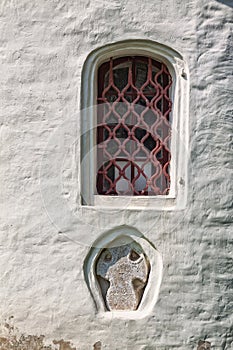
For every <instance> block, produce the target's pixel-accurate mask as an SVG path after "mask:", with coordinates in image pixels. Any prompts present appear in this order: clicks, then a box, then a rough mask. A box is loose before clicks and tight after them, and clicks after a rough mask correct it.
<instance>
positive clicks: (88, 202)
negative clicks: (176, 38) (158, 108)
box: [79, 40, 189, 210]
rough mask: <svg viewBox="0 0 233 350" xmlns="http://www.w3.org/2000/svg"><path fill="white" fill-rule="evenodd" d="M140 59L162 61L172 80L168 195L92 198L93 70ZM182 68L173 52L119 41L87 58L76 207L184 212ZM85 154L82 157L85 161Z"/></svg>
mask: <svg viewBox="0 0 233 350" xmlns="http://www.w3.org/2000/svg"><path fill="white" fill-rule="evenodd" d="M133 55H135V56H144V57H151V58H152V59H155V60H158V61H160V62H164V63H165V64H166V66H167V67H168V69H169V72H170V74H171V76H172V81H173V83H172V87H171V100H172V113H171V115H170V118H171V123H172V138H171V150H170V151H171V174H170V176H171V187H170V191H169V194H168V195H157V196H111V195H109V196H108V195H98V194H96V173H97V170H96V152H95V151H94V150H95V149H96V134H95V130H96V128H95V127H96V123H97V122H96V119H97V118H96V101H97V88H98V81H97V80H98V78H97V77H98V68H99V67H100V66H101V64H102V63H104V62H106V61H108V60H109V59H110V57H113V58H116V57H124V56H133ZM188 87H189V80H188V68H187V64H186V63H185V61H184V59H183V58H182V56H181V55H180V54H179V53H178V52H177V51H175V50H173V49H171V48H170V47H168V46H165V45H163V44H160V43H158V42H154V41H149V40H125V41H121V42H116V43H114V44H109V45H106V46H104V47H100V48H98V49H96V50H94V51H93V52H91V53H90V54H89V56H88V57H87V59H86V61H85V63H84V66H83V71H82V84H81V135H82V137H81V158H80V159H81V161H80V164H79V165H80V169H81V174H80V175H81V189H80V190H81V191H80V193H81V203H80V204H81V205H84V206H95V207H101V208H121V207H122V205H124V206H125V208H127V209H151V208H153V209H158V210H160V209H162V210H171V209H175V208H181V209H182V208H184V207H185V205H186V200H187V167H188V98H189V93H188V92H189V91H188V89H189V88H188ZM87 155H88V156H87Z"/></svg>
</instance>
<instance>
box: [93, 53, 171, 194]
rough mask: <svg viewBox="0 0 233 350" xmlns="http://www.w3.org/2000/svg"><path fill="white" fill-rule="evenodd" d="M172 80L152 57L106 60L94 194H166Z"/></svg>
mask: <svg viewBox="0 0 233 350" xmlns="http://www.w3.org/2000/svg"><path fill="white" fill-rule="evenodd" d="M171 85H172V77H171V75H170V73H169V70H168V68H167V66H166V65H165V64H164V63H162V62H159V61H157V60H154V59H152V58H151V57H143V56H125V57H120V58H116V59H114V58H110V59H109V60H107V61H106V62H104V63H103V64H102V65H101V66H100V67H99V69H98V96H97V103H98V105H99V106H98V109H97V111H98V112H97V125H98V128H97V164H98V169H97V184H96V186H97V193H98V194H103V195H137V196H138V195H144V196H145V195H146V196H148V195H149V196H150V195H152V196H154V195H167V194H168V193H169V189H170V174H169V167H170V160H171V152H170V137H171V123H170V113H171V110H172V100H171V97H170V88H171Z"/></svg>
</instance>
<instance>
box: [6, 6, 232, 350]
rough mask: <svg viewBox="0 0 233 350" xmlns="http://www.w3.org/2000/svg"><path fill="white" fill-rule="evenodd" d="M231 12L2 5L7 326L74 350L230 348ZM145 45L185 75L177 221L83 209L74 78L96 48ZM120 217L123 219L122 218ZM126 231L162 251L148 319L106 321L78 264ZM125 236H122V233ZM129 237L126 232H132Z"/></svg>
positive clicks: (166, 215)
mask: <svg viewBox="0 0 233 350" xmlns="http://www.w3.org/2000/svg"><path fill="white" fill-rule="evenodd" d="M232 7H233V3H232V1H230V0H219V1H217V0H209V1H204V0H202V1H201V0H193V1H190V0H188V1H182V0H166V1H162V0H159V1H152V0H148V1H139V0H128V1H126V0H112V1H105V0H90V1H88V0H79V1H75V0H66V1H64V0H51V1H49V0H47V1H45V0H40V1H35V0H30V1H29V0H20V1H16V0H8V1H7V0H1V2H0V14H1V19H0V25H1V38H0V40H1V50H0V57H1V75H0V83H1V84H0V85H1V129H0V132H1V141H0V142H1V144H0V154H1V164H0V186H1V236H0V239H1V243H0V247H1V263H0V276H1V285H0V300H1V302H0V310H1V318H2V322H3V323H4V321H5V320H6V319H8V318H9V317H10V316H14V324H15V326H16V327H18V329H19V330H20V332H21V333H25V334H37V335H40V334H44V335H45V337H46V340H47V341H51V340H52V339H66V340H69V341H72V343H73V344H74V346H75V347H77V348H78V349H83V350H86V349H91V347H92V345H93V344H94V343H95V342H96V341H98V340H99V341H101V342H102V345H103V348H104V349H113V350H118V349H119V350H120V349H137V350H152V349H156V350H165V349H166V350H171V349H190V350H191V349H196V348H197V344H198V342H199V340H205V339H206V340H208V341H209V342H211V346H212V348H213V349H219V350H220V349H224V350H230V349H231V348H232V346H233V345H232V342H233V326H232V292H233V291H232V228H231V227H230V224H231V217H232V216H231V215H232V211H231V209H232V208H231V200H232V190H233V189H232V184H233V181H232V171H231V161H232V153H231V149H230V141H231V133H232V124H231V123H232V120H231V118H232V110H231V89H232V75H231V74H232V35H231V32H230V29H231V27H232V16H233V11H232ZM130 38H134V39H150V40H153V41H156V42H159V43H162V44H165V45H167V46H170V47H172V48H173V49H174V50H177V51H178V52H180V53H181V55H182V56H183V57H184V59H185V61H186V62H187V64H188V67H189V72H190V101H189V121H190V122H189V134H190V137H189V149H188V156H189V166H188V184H187V187H188V200H187V204H186V208H185V209H184V210H180V211H163V210H146V211H143V210H127V209H125V208H120V209H118V210H113V211H109V210H106V209H103V210H101V209H96V208H95V207H89V208H88V207H85V208H79V207H78V204H77V203H78V202H79V201H78V198H79V188H80V186H79V184H80V178H79V174H80V173H79V171H80V169H78V166H77V164H79V152H80V149H79V125H80V118H79V117H80V114H79V109H80V87H81V71H82V67H83V64H84V61H85V59H86V57H87V55H88V54H89V53H90V52H91V51H92V50H94V49H95V48H98V47H101V46H103V45H106V44H109V43H113V42H116V41H120V40H124V39H130ZM124 209H125V210H124ZM121 225H128V226H129V227H133V228H134V229H137V230H138V231H139V232H141V233H142V234H143V235H144V236H145V237H146V238H147V239H148V240H149V241H150V242H152V244H154V246H155V247H156V249H157V250H158V251H159V252H160V254H161V256H162V260H163V278H162V283H161V287H160V292H159V297H158V300H157V303H156V304H155V305H154V307H153V310H152V311H151V312H150V314H149V315H146V317H145V318H140V319H135V320H134V319H132V318H130V319H127V318H124V319H122V318H120V317H119V318H118V317H117V316H116V315H113V316H112V317H110V318H105V317H101V315H99V314H98V312H97V311H96V307H95V304H94V302H93V299H92V296H91V294H90V292H89V290H88V287H87V284H86V281H85V277H84V270H83V264H84V261H85V258H86V256H87V254H88V252H89V250H90V247H91V246H92V244H93V242H94V241H96V240H97V239H98V238H99V237H100V236H101V235H103V234H104V233H105V232H106V231H108V230H110V229H112V228H114V227H119V226H121ZM126 230H127V229H126ZM126 233H127V232H126Z"/></svg>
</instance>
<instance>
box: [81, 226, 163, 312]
mask: <svg viewBox="0 0 233 350" xmlns="http://www.w3.org/2000/svg"><path fill="white" fill-rule="evenodd" d="M84 275H85V280H86V283H87V286H88V289H89V291H90V294H91V297H92V298H93V301H94V303H95V305H96V310H97V312H99V313H101V314H104V316H106V317H108V316H110V317H112V316H116V317H122V318H141V317H145V316H146V315H148V314H149V313H150V312H151V310H152V309H153V307H154V305H155V303H156V301H157V299H158V294H159V288H160V284H161V279H162V258H161V255H160V253H159V251H158V250H157V249H156V248H155V246H154V245H153V244H152V243H151V242H149V241H148V240H147V239H146V238H145V237H144V236H143V235H142V234H141V233H140V232H139V231H137V230H136V229H134V228H132V227H128V226H121V227H118V228H115V229H114V230H110V231H107V232H105V233H104V234H103V235H102V236H101V237H100V238H99V239H97V240H96V241H95V242H94V243H93V244H92V247H91V249H90V251H89V253H88V255H87V257H86V259H85V262H84Z"/></svg>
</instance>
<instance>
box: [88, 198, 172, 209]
mask: <svg viewBox="0 0 233 350" xmlns="http://www.w3.org/2000/svg"><path fill="white" fill-rule="evenodd" d="M93 205H94V206H95V207H96V208H101V209H103V208H104V209H113V208H118V209H122V210H127V209H135V210H137V209H139V210H151V209H153V210H174V209H175V207H176V198H175V197H173V196H171V195H170V196H169V195H167V196H150V197H148V196H102V195H94V203H93Z"/></svg>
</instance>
